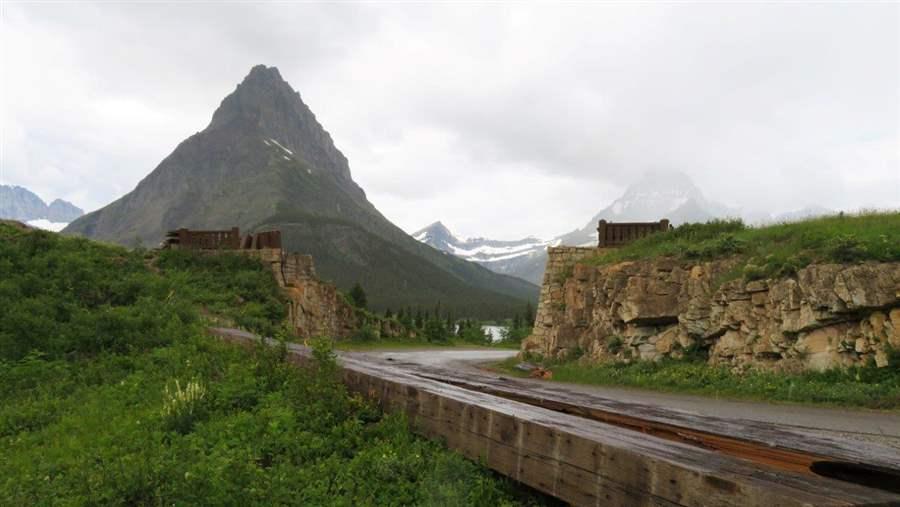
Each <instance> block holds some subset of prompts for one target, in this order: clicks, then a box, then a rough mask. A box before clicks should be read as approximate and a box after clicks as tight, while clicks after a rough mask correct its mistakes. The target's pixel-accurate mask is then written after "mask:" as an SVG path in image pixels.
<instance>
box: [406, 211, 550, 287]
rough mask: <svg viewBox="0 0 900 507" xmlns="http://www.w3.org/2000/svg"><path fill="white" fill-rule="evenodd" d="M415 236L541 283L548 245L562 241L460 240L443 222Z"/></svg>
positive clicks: (479, 261) (457, 253)
mask: <svg viewBox="0 0 900 507" xmlns="http://www.w3.org/2000/svg"><path fill="white" fill-rule="evenodd" d="M412 236H413V238H415V239H416V240H418V241H421V242H422V243H425V244H426V245H429V246H431V247H433V248H436V249H438V250H441V251H443V252H446V253H449V254H452V255H455V256H456V257H459V258H460V259H465V260H467V261H471V262H476V263H478V264H481V265H482V266H484V267H486V268H488V269H490V270H492V271H494V272H496V273H503V274H504V275H511V276H516V277H519V278H521V279H523V280H527V281H529V282H531V283H534V284H540V283H541V276H542V275H543V273H544V264H545V263H546V261H547V256H546V249H547V247H548V246H556V245H558V244H559V240H558V239H557V240H553V241H543V240H540V239H537V238H533V237H528V238H523V239H520V240H513V241H500V240H491V239H485V238H472V239H460V238H457V237H456V236H454V235H453V233H452V232H450V230H449V229H447V227H446V226H445V225H444V224H442V223H441V222H435V223H433V224H431V225H429V226H428V227H425V228H424V229H421V230H419V231H416V232H415V233H413V235H412Z"/></svg>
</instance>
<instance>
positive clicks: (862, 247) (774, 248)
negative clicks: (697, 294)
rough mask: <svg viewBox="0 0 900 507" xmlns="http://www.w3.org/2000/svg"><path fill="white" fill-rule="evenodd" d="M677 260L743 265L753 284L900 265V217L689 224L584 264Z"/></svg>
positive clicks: (842, 216)
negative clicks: (814, 270)
mask: <svg viewBox="0 0 900 507" xmlns="http://www.w3.org/2000/svg"><path fill="white" fill-rule="evenodd" d="M656 257H673V258H677V259H682V260H695V261H706V260H713V259H721V258H724V257H734V258H738V259H740V260H741V261H742V262H741V265H742V266H746V267H745V268H744V272H743V274H744V276H746V277H747V278H749V279H754V278H763V277H771V276H787V275H790V274H792V273H794V272H796V271H797V270H798V269H801V268H803V267H805V266H807V265H809V264H811V263H813V262H859V261H869V260H871V261H881V262H900V212H865V213H860V214H855V215H847V214H839V215H832V216H826V217H820V218H814V219H810V220H805V221H802V222H793V223H782V224H777V225H769V226H764V227H749V226H747V225H745V224H744V223H743V222H741V221H740V220H715V221H712V222H709V223H705V224H684V225H681V226H679V227H676V228H675V229H674V230H672V231H669V232H666V233H661V234H655V235H651V236H648V237H646V238H642V239H640V240H638V241H635V242H634V243H631V244H629V245H626V246H624V247H622V248H619V249H617V250H614V251H611V252H608V253H606V254H604V255H600V256H597V257H594V258H592V259H588V260H587V261H585V262H589V263H592V264H597V265H602V264H611V263H615V262H621V261H625V260H641V259H652V258H656Z"/></svg>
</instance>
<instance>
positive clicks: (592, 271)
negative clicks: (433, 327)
mask: <svg viewBox="0 0 900 507" xmlns="http://www.w3.org/2000/svg"><path fill="white" fill-rule="evenodd" d="M587 255H590V254H589V253H588V252H585V251H583V249H579V250H572V249H567V250H564V251H560V252H559V253H558V254H556V256H555V258H554V257H551V258H554V262H553V266H551V263H550V262H548V270H547V275H546V276H545V279H544V285H543V286H542V288H541V300H540V303H539V306H538V314H537V319H536V322H535V329H534V332H533V334H532V336H530V337H529V338H528V339H527V340H525V342H524V343H523V350H527V351H531V352H536V353H540V354H543V355H546V356H552V357H564V356H566V355H569V354H570V353H571V352H572V351H574V350H575V349H579V350H581V351H582V352H584V353H585V355H586V357H588V358H589V359H593V360H612V359H615V360H624V361H631V360H656V359H660V358H663V357H667V356H672V357H679V356H681V355H682V354H683V353H684V352H685V351H686V350H690V349H692V348H698V347H699V348H702V349H706V350H708V351H709V360H710V362H711V363H713V364H730V365H735V366H749V365H752V366H764V367H770V368H776V369H790V370H801V369H819V370H821V369H826V368H829V367H833V366H840V365H853V364H864V363H867V362H869V361H871V362H874V363H875V364H877V365H878V366H886V365H888V364H889V362H890V360H891V359H890V358H891V351H892V350H900V263H875V262H870V263H864V264H855V265H842V264H814V265H810V266H807V267H805V268H803V269H801V270H800V271H799V272H798V273H797V275H796V276H794V277H791V278H781V279H772V280H756V281H745V280H743V279H737V280H731V281H728V282H725V283H722V282H721V280H724V279H727V278H728V275H729V273H732V272H733V270H734V268H735V267H736V264H737V262H736V261H734V260H723V261H715V262H705V263H685V262H679V261H676V260H673V259H656V260H652V261H642V262H622V263H619V264H614V265H606V266H591V265H586V264H583V263H578V262H577V261H578V258H579V256H581V258H583V257H585V256H587ZM569 263H572V264H571V266H572V267H571V268H569V267H568V266H569V265H570V264H569Z"/></svg>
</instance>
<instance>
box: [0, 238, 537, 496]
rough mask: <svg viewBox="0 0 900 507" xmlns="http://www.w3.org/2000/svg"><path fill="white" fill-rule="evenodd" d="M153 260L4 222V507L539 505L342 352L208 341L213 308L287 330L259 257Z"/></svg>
mask: <svg viewBox="0 0 900 507" xmlns="http://www.w3.org/2000/svg"><path fill="white" fill-rule="evenodd" d="M146 261H147V259H145V258H144V257H143V256H142V255H141V254H140V253H135V252H128V251H126V250H124V249H120V248H115V247H108V246H104V245H100V244H97V243H93V242H89V241H86V240H80V239H67V238H61V237H58V236H56V235H53V234H50V233H45V232H28V233H23V232H20V231H17V230H15V229H14V228H12V227H9V226H7V225H3V224H0V311H2V318H0V504H2V505H43V504H54V503H60V502H61V503H65V504H76V505H81V504H101V503H103V504H127V505H151V504H152V505H157V504H207V505H210V504H255V505H272V504H275V503H285V504H298V505H323V504H329V505H357V504H364V505H366V504H368V505H374V504H378V505H380V504H425V505H429V504H430V505H468V504H480V505H497V504H501V505H502V504H513V503H518V502H520V501H523V500H524V501H533V500H534V499H532V498H530V497H529V498H522V497H520V496H518V494H517V493H515V492H514V491H513V488H512V486H511V484H510V483H509V482H507V481H505V480H501V479H497V478H496V477H495V476H494V475H492V474H490V473H489V472H487V471H485V470H484V469H483V468H481V467H479V466H477V465H475V464H473V463H470V462H468V461H466V460H464V459H462V458H461V457H459V456H458V455H456V454H454V453H450V452H448V451H446V450H444V449H443V448H441V447H440V446H439V445H437V444H434V443H431V442H427V441H425V440H422V439H419V438H415V437H413V436H412V435H411V434H410V433H409V432H408V430H407V427H406V424H405V422H404V421H403V420H402V419H401V418H398V417H384V416H382V414H380V413H379V412H377V411H376V410H374V408H373V407H372V406H370V405H368V404H366V403H364V402H362V401H361V400H359V399H357V398H353V397H351V396H349V395H348V394H347V393H346V392H345V391H344V389H343V387H342V386H341V385H340V384H339V383H338V382H336V380H335V377H334V368H335V364H334V362H333V360H331V359H330V358H329V357H328V355H327V352H322V351H320V356H321V360H320V361H319V363H318V364H319V367H318V368H316V369H314V370H298V369H296V368H294V367H291V366H289V365H287V364H286V363H285V362H284V360H283V355H282V354H281V353H279V351H277V350H275V351H272V350H255V351H247V350H241V349H238V348H235V347H231V346H227V345H223V344H221V343H218V342H216V341H214V340H211V339H208V338H205V337H204V336H203V332H202V330H203V328H204V326H205V325H206V321H205V320H204V318H202V317H201V315H202V314H209V313H216V314H220V315H222V318H225V319H228V320H233V321H235V322H237V323H239V324H242V325H243V326H245V327H247V328H249V329H252V330H256V331H261V332H266V331H267V330H272V329H276V328H277V327H278V324H279V321H280V319H282V318H283V313H282V312H283V308H284V307H283V305H282V304H281V301H280V300H279V296H278V292H277V288H276V287H275V285H274V282H273V281H272V279H271V276H270V274H269V273H268V272H267V271H266V270H265V269H264V268H263V267H262V266H261V265H260V264H259V263H256V262H252V261H249V260H247V259H241V258H233V257H210V258H197V257H190V256H184V255H181V254H164V256H163V257H162V258H161V259H160V260H159V262H158V263H157V264H156V265H155V266H154V267H153V268H149V267H148V266H147V263H146ZM157 270H158V272H156V271H157ZM201 310H202V311H201ZM176 382H177V384H176ZM190 382H196V391H195V394H197V393H201V394H202V396H194V397H193V398H192V397H190V396H178V395H177V394H176V391H177V390H178V388H179V387H180V388H184V387H185V386H187V385H188V384H189V383H190Z"/></svg>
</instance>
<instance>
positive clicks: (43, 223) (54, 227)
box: [25, 218, 69, 232]
mask: <svg viewBox="0 0 900 507" xmlns="http://www.w3.org/2000/svg"><path fill="white" fill-rule="evenodd" d="M25 223H27V224H28V225H30V226H32V227H37V228H38V229H44V230H45V231H53V232H59V231H61V230H63V229H65V228H66V226H67V225H69V222H51V221H49V220H47V219H45V218H38V219H36V220H29V221H27V222H25Z"/></svg>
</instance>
